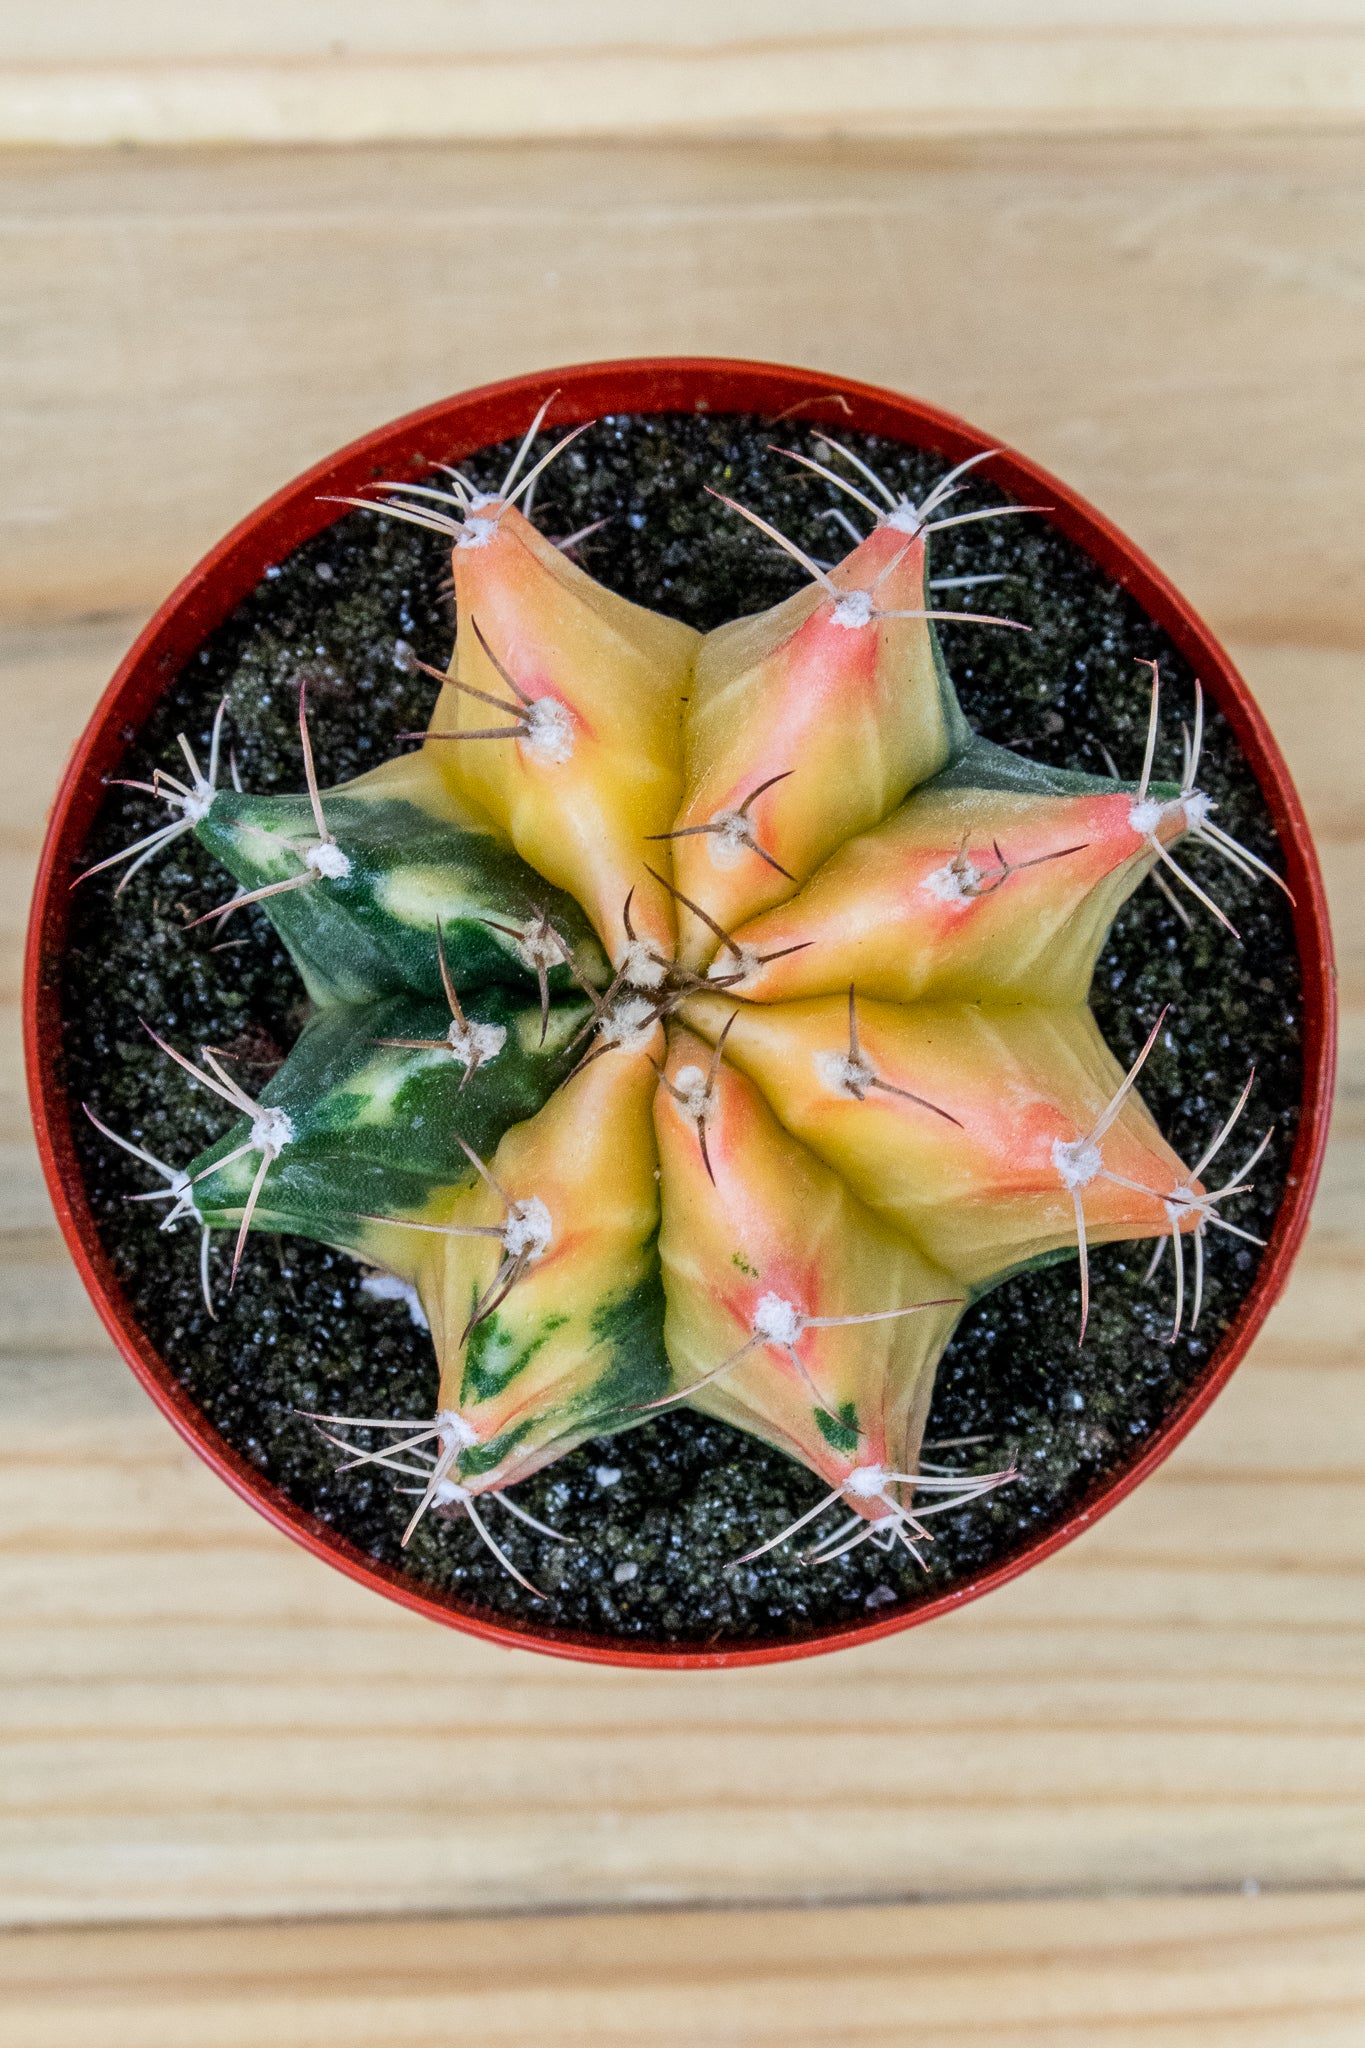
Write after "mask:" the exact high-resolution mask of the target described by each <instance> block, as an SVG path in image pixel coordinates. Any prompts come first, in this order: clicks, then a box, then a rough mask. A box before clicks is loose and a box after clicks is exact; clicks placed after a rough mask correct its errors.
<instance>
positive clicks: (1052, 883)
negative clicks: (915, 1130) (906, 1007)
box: [716, 787, 1183, 1004]
mask: <svg viewBox="0 0 1365 2048" xmlns="http://www.w3.org/2000/svg"><path fill="white" fill-rule="evenodd" d="M1133 808H1134V806H1133V799H1132V796H1131V795H1125V794H1114V795H1111V794H1108V793H1094V794H1086V795H1081V796H1064V797H1063V796H1032V795H1024V794H1020V793H1016V792H1014V791H1007V792H1002V791H999V790H976V789H971V788H964V787H953V788H949V789H945V790H943V791H941V792H939V791H936V790H935V789H933V788H932V787H930V788H928V789H923V790H918V791H916V792H915V794H914V795H912V796H911V797H910V798H908V800H907V801H906V802H905V803H904V804H903V805H902V806H901V807H900V809H899V810H898V811H896V812H895V813H894V815H893V816H892V817H890V818H888V819H887V820H886V822H885V823H884V824H882V825H879V826H877V827H876V828H875V829H874V830H873V831H871V832H865V833H863V834H862V835H861V836H860V837H858V838H857V839H852V840H849V841H848V843H847V844H846V845H844V846H842V847H841V848H840V849H839V851H838V852H837V853H835V854H833V855H832V856H831V858H830V859H829V860H828V861H826V863H825V865H824V866H823V867H822V868H821V869H820V870H819V871H818V872H817V873H816V874H815V875H813V876H812V878H811V880H810V881H809V882H808V883H807V884H806V886H805V888H804V889H802V890H801V891H800V893H799V894H798V895H796V896H794V897H792V898H791V900H790V901H789V902H786V903H783V904H781V905H780V906H779V907H778V908H776V909H774V910H770V911H768V912H766V913H765V914H764V915H763V916H762V917H757V918H755V919H753V920H752V922H751V923H748V924H744V925H741V926H740V927H739V928H738V929H737V930H736V931H735V932H734V933H733V934H732V936H733V938H734V940H735V942H736V945H737V946H738V947H739V948H740V949H741V951H742V953H743V954H744V955H745V956H746V959H747V960H750V961H759V960H762V961H763V962H764V963H765V964H762V965H753V966H749V967H748V968H747V971H746V972H745V976H744V981H743V993H744V995H745V996H746V997H748V998H749V999H750V1000H752V1001H755V1002H762V1003H772V1002H785V1001H790V1000H791V999H792V998H793V997H801V996H809V995H816V994H819V993H821V992H822V991H824V990H827V989H829V988H830V987H831V986H837V985H838V984H839V983H840V982H844V983H848V982H856V984H857V986H858V989H859V991H860V992H861V993H863V994H866V995H869V996H881V997H884V998H885V999H886V1000H887V1001H889V1002H901V1003H910V1002H918V1001H920V1000H922V999H924V998H926V997H928V998H932V999H935V1000H942V999H945V998H951V997H956V998H960V999H963V1000H966V1001H983V1002H996V1003H999V1002H1005V1001H1017V1002H1031V1003H1045V1004H1061V1003H1083V1002H1084V1001H1085V999H1086V997H1087V995H1088V994H1089V991H1090V982H1091V977H1092V975H1093V973H1094V967H1095V960H1096V957H1097V956H1098V954H1099V951H1100V948H1101V947H1102V946H1103V944H1104V941H1105V939H1106V938H1107V936H1108V932H1109V927H1110V925H1111V924H1112V922H1113V920H1114V917H1115V914H1116V913H1117V911H1118V909H1119V907H1120V905H1121V904H1122V903H1123V901H1124V900H1125V898H1127V897H1128V896H1129V895H1131V894H1132V892H1133V890H1134V889H1135V888H1136V887H1137V886H1138V884H1139V882H1141V881H1142V879H1143V877H1144V876H1145V875H1146V874H1148V873H1149V872H1150V871H1151V868H1152V866H1153V865H1154V863H1155V861H1156V859H1157V854H1156V850H1155V848H1154V846H1153V845H1152V842H1151V840H1150V838H1148V837H1146V836H1144V835H1143V834H1142V833H1140V832H1138V831H1137V830H1136V829H1135V828H1134V826H1133V823H1132V812H1133ZM1182 829H1183V820H1182V819H1180V818H1179V817H1178V814H1177V807H1176V806H1172V807H1171V809H1170V812H1169V814H1168V816H1166V817H1164V818H1163V819H1162V821H1161V823H1160V824H1159V826H1158V836H1159V838H1160V841H1161V843H1162V844H1164V845H1169V844H1171V843H1172V842H1173V841H1174V840H1175V839H1177V838H1178V837H1179V835H1180V831H1181V830H1182ZM797 948H799V949H800V950H799V951H798V950H796V949H797ZM730 964H731V962H730V958H729V956H728V955H727V954H726V953H725V952H724V951H722V952H721V953H720V955H719V957H718V959H717V962H716V972H717V973H723V972H725V971H726V969H727V967H729V966H730ZM734 964H735V965H739V964H740V963H739V962H738V961H737V960H736V961H735V963H734Z"/></svg>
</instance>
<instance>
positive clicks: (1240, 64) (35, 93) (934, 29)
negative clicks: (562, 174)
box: [0, 0, 1365, 144]
mask: <svg viewBox="0 0 1365 2048" xmlns="http://www.w3.org/2000/svg"><path fill="white" fill-rule="evenodd" d="M0 51H3V53H4V55H5V56H6V57H7V58H8V59H9V62H8V63H7V64H6V66H5V68H4V70H3V72H0V140H3V141H9V142H30V143H31V142H38V143H42V142H58V143H68V144H98V143H112V142H125V143H126V142H141V143H148V142H151V143H163V144H164V143H187V142H188V143H203V142H223V141H250V142H257V143H260V142H297V141H314V142H317V141H321V142H356V141H376V140H379V141H391V140H404V139H407V140H412V139H423V140H429V139H433V138H443V139H460V140H516V139H527V138H535V139H540V140H543V139H545V138H547V137H584V136H621V135H631V136H659V135H669V136H680V135H683V136H716V135H734V134H744V135H751V136H752V135H760V136H773V135H787V136H790V135H809V134H816V135H825V136H829V135H846V134H849V133H855V134H857V133H861V134H866V133H869V132H871V133H878V134H919V135H923V134H945V133H947V134H963V133H967V134H978V133H982V132H987V133H989V132H999V131H1001V130H1004V131H1014V130H1020V129H1023V130H1030V129H1033V130H1036V129H1043V130H1049V131H1054V130H1057V129H1074V128H1082V129H1087V130H1101V131H1103V130H1114V129H1120V130H1121V129H1139V130H1143V131H1151V130H1152V129H1161V128H1165V129H1175V130H1179V129H1181V128H1186V129H1187V128H1188V126H1189V124H1190V123H1191V121H1192V120H1196V121H1198V122H1199V123H1200V125H1201V126H1203V127H1205V128H1209V127H1213V126H1217V125H1219V124H1229V123H1231V124H1242V125H1245V124H1247V123H1257V124H1262V125H1263V124H1264V123H1265V122H1266V121H1268V120H1270V121H1276V122H1279V123H1282V124H1304V123H1309V124H1315V125H1320V124H1321V123H1322V122H1323V120H1324V119H1331V118H1333V117H1335V118H1336V119H1337V120H1339V121H1347V122H1353V123H1358V122H1359V121H1360V120H1361V119H1362V117H1365V24H1362V22H1361V18H1360V14H1359V10H1358V9H1357V8H1354V7H1352V6H1350V5H1349V4H1342V0H1336V4H1332V0H1327V4H1323V0H1319V4H1318V5H1316V6H1315V7H1314V9H1313V13H1312V16H1311V17H1310V18H1309V19H1307V20H1305V19H1304V18H1303V14H1302V10H1300V9H1296V8H1294V7H1291V6H1289V5H1286V4H1285V0H1259V4H1257V5H1252V6H1243V7H1240V8H1232V7H1230V6H1229V5H1227V4H1226V0H1221V4H1220V0H1176V4H1170V0H1167V4H1165V5H1160V6H1148V7H1145V8H1140V7H1137V6H1135V5H1133V4H1132V0H1089V4H1088V5H1077V4H1076V0H1071V4H1066V0H1062V4H1058V0H1035V4H1032V5H1028V4H1024V0H974V4H971V5H965V6H963V5H958V6H949V5H946V4H945V0H853V4H845V5H841V6H839V7H837V8H836V7H831V6H830V5H829V0H789V4H786V5H777V4H775V0H692V4H691V5H690V6H689V7H687V8H685V9H674V10H663V9H657V8H656V9H651V10H647V11H645V12H642V11H641V10H640V9H639V8H638V7H635V8H631V7H629V6H627V5H624V4H623V0H559V4H554V5H550V4H547V0H538V4H537V0H533V4H529V5H528V4H526V0H521V4H519V5H518V6H516V7H506V6H503V7H493V6H490V5H482V6H479V5H476V6H469V5H467V4H466V5H463V6H461V7H458V8H454V7H449V6H446V7H437V6H434V5H433V4H432V0H399V4H397V5H389V6H386V7H384V8H382V9H374V8H369V9H363V10H362V9H361V8H360V7H358V6H356V5H355V4H346V0H340V4H338V0H330V4H329V5H328V6H327V7H326V8H318V7H313V8H305V9H300V8H293V9H288V8H286V9H281V8H269V7H267V6H266V5H264V4H263V0H248V4H246V5H237V6H235V7H230V8H226V9H202V8H190V7H186V6H184V5H183V4H182V5H180V6H170V7H168V6H166V5H155V4H153V5H147V4H145V0H144V4H143V5H142V6H139V7H138V8H137V9H127V8H125V9H112V10H111V9H109V8H108V7H107V6H99V5H97V4H94V0H67V4H66V5H65V6H64V7H62V8H61V9H52V10H48V11H47V12H46V13H44V12H42V11H41V10H37V9H27V10H24V13H23V16H22V18H18V14H17V10H16V16H15V18H14V19H13V20H12V21H11V22H10V23H7V24H4V25H3V26H0Z"/></svg>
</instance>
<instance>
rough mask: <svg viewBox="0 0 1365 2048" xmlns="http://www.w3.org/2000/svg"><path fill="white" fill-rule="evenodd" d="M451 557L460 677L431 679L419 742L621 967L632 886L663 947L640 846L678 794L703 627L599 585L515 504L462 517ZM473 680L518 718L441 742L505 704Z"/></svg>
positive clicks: (672, 809)
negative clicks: (481, 734)
mask: <svg viewBox="0 0 1365 2048" xmlns="http://www.w3.org/2000/svg"><path fill="white" fill-rule="evenodd" d="M475 527H477V529H478V530H477V534H476V536H475V538H474V539H472V540H471V539H470V538H469V534H470V532H471V530H473V529H474V528H475ZM451 559H452V563H453V568H454V579H455V597H456V604H457V607H458V614H459V628H458V639H457V643H456V652H455V657H454V660H453V662H452V665H451V670H450V673H451V677H452V678H453V679H458V683H459V684H463V685H465V686H467V688H465V689H461V688H459V687H457V683H456V681H455V680H452V682H451V683H450V684H448V685H447V687H446V688H445V689H444V690H443V691H442V693H441V695H440V697H439V698H438V700H437V704H436V708H435V711H434V713H433V715H432V720H431V728H430V731H431V737H430V738H429V739H428V742H427V751H428V752H430V753H431V754H432V755H433V757H434V759H435V761H436V764H437V767H438V769H439V771H440V773H441V774H442V776H443V777H444V778H445V780H446V782H447V785H448V786H449V787H450V788H451V789H452V790H453V791H455V792H456V793H457V794H458V795H459V796H460V797H462V798H463V797H467V798H472V799H473V800H474V801H475V802H476V803H478V804H479V805H480V806H482V807H483V809H485V810H486V811H487V812H488V814H489V815H490V816H491V817H492V818H493V819H494V820H495V822H496V823H497V825H498V826H499V827H500V829H502V830H503V831H505V832H506V833H507V836H508V837H509V838H510V840H511V842H512V844H513V845H514V846H515V847H516V849H517V852H518V853H519V854H520V855H521V856H522V858H523V859H524V860H526V861H528V862H529V863H530V864H531V866H532V867H534V868H535V869H536V870H537V871H538V872H539V873H540V874H542V875H544V876H545V877H546V878H547V879H548V880H549V881H551V882H553V883H555V884H556V885H557V886H558V887H559V888H561V889H564V890H566V891H567V892H568V893H569V894H570V895H572V896H574V897H575V898H576V899H577V901H578V902H579V903H580V904H581V905H582V906H583V908H584V910H586V911H587V913H588V915H589V917H590V918H591V920H592V922H593V925H594V926H595V928H596V930H597V933H598V936H599V937H600V939H601V940H602V942H603V944H604V945H605V946H606V947H607V949H608V951H609V952H610V953H611V954H612V957H613V960H614V961H615V962H616V963H617V964H618V965H619V964H620V961H621V959H622V957H623V956H624V954H625V951H626V949H627V945H628V941H627V940H626V938H625V935H624V932H623V930H622V925H621V906H622V904H623V903H624V901H625V899H626V897H627V895H628V894H629V893H630V892H631V891H632V890H634V892H635V894H634V899H633V915H634V920H635V925H636V928H637V931H638V932H639V934H640V936H641V938H642V939H644V940H647V941H650V942H652V943H653V944H655V945H656V946H658V947H660V948H662V950H663V951H664V953H665V954H666V955H667V956H669V957H671V955H672V951H673V930H674V926H673V914H672V907H671V905H670V903H669V899H668V897H667V894H666V892H665V891H664V890H663V889H662V888H660V887H659V886H658V884H657V883H655V882H654V881H653V880H652V878H651V877H649V876H648V875H647V874H646V873H645V870H644V865H643V861H644V855H645V846H644V842H645V841H646V840H647V839H648V838H649V836H650V835H651V834H654V833H659V832H664V831H666V830H667V829H668V827H669V826H670V825H671V824H672V823H673V820H674V817H675V815H676V813H677V809H678V804H679V801H680V799H681V795H682V773H681V738H680V729H681V719H682V706H683V699H684V696H685V695H686V693H687V690H688V687H689V683H690V679H691V675H692V664H693V659H694V656H695V653H696V649H697V646H698V644H699V642H700V638H701V636H700V635H699V634H698V633H697V632H695V631H694V630H693V628H692V627H690V626H683V625H680V624H678V622H677V621H676V620H673V619H667V618H663V617H661V616H659V615H658V614H656V613H653V612H647V611H644V610H642V609H641V607H640V606H638V605H633V604H629V603H627V601H626V600H625V599H624V598H620V597H617V596H615V595H614V594H613V593H612V592H611V591H608V590H604V589H603V588H602V586H601V585H600V584H597V583H595V582H594V581H593V579H592V578H591V577H590V576H588V575H587V574H586V573H585V572H584V571H583V570H582V569H580V568H578V567H577V566H576V565H575V564H574V563H573V562H571V561H569V560H568V559H567V557H566V556H565V555H563V554H561V553H560V552H559V550H558V549H557V548H555V547H553V546H552V545H551V544H550V542H548V541H547V540H545V539H544V538H543V537H542V536H541V535H540V534H539V533H537V531H536V529H535V528H534V527H533V526H531V525H530V524H529V522H528V521H527V520H526V519H525V518H523V516H522V514H521V512H520V511H519V510H518V509H517V508H516V507H515V506H512V505H508V506H502V507H500V508H499V507H498V506H494V507H491V508H489V509H488V510H487V511H485V512H484V513H483V514H482V515H481V517H480V518H479V519H478V520H477V521H471V522H470V523H469V525H468V526H467V527H466V528H465V531H464V533H463V534H462V535H461V537H460V539H459V540H457V542H456V544H455V547H454V550H453V552H452V557H451ZM469 689H475V690H478V691H480V692H481V693H483V696H484V697H485V698H486V697H490V696H491V697H494V698H496V699H498V700H499V701H500V702H501V703H502V704H504V705H505V706H506V707H507V709H506V713H505V714H503V720H504V723H505V722H507V721H510V722H511V723H512V725H513V726H514V727H515V728H517V729H516V730H514V731H513V732H512V733H511V735H510V736H504V737H502V738H493V739H482V740H476V739H473V738H470V739H466V740H457V739H444V740H443V739H442V738H441V737H440V736H441V735H442V734H452V733H459V732H462V731H463V732H469V733H473V732H476V731H479V730H481V729H485V728H488V727H489V721H490V719H494V720H496V719H497V718H498V717H499V716H500V714H498V713H496V712H493V711H491V710H490V707H489V706H488V705H487V703H486V702H481V701H480V699H479V698H476V697H472V696H470V695H469V694H468V690H469Z"/></svg>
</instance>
